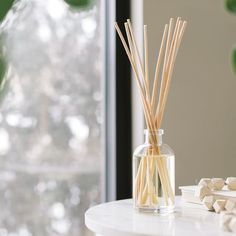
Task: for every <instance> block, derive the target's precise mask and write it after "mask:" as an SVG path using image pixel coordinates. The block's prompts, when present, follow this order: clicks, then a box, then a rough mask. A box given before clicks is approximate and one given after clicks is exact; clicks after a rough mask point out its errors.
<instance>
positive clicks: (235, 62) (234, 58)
mask: <svg viewBox="0 0 236 236" xmlns="http://www.w3.org/2000/svg"><path fill="white" fill-rule="evenodd" d="M232 66H233V70H234V73H235V74H236V46H235V47H234V49H233V50H232Z"/></svg>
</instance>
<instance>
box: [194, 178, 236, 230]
mask: <svg viewBox="0 0 236 236" xmlns="http://www.w3.org/2000/svg"><path fill="white" fill-rule="evenodd" d="M223 187H224V190H226V189H227V190H231V191H236V177H229V178H227V179H226V181H225V180H224V179H222V178H212V179H210V178H203V179H201V180H200V182H199V184H198V187H197V189H196V191H195V197H198V198H199V199H200V200H201V202H202V204H203V205H204V207H205V208H206V209H207V210H209V211H215V212H216V213H221V217H220V226H221V228H222V229H224V230H226V231H232V232H234V233H236V201H235V200H232V199H223V198H222V199H219V197H217V199H216V198H215V196H213V194H212V191H213V190H214V191H219V190H222V189H223Z"/></svg>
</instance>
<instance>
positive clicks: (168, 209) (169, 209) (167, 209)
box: [135, 205, 175, 215]
mask: <svg viewBox="0 0 236 236" xmlns="http://www.w3.org/2000/svg"><path fill="white" fill-rule="evenodd" d="M135 210H136V211H137V212H141V213H154V214H158V215H167V214H171V213H174V211H175V206H174V205H172V206H163V207H153V208H151V207H137V206H136V207H135Z"/></svg>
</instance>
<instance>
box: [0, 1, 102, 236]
mask: <svg viewBox="0 0 236 236" xmlns="http://www.w3.org/2000/svg"><path fill="white" fill-rule="evenodd" d="M104 6H105V4H104V2H103V0H94V1H92V5H91V6H89V7H88V8H84V9H75V8H73V9H72V8H71V7H70V6H69V5H67V4H66V3H65V2H64V1H63V0H47V1H44V0H35V1H26V0H18V1H16V4H15V5H14V7H13V10H11V11H10V12H9V13H8V15H7V17H6V19H5V20H4V21H3V23H2V24H1V35H2V38H3V40H2V42H3V43H2V52H3V53H4V54H3V55H4V57H5V60H6V62H7V66H8V69H7V72H6V74H5V78H4V79H5V86H4V93H5V96H4V99H3V101H2V103H1V110H0V112H1V113H0V121H1V122H0V140H1V145H0V208H1V214H0V235H1V236H3V235H15V236H16V235H19V236H29V235H34V236H37V235H39V236H42V235H50V236H51V235H70V236H73V235H76V236H78V235H84V236H85V235H90V233H89V232H88V230H87V229H86V228H85V226H84V212H85V210H86V209H87V208H88V207H90V206H91V205H93V204H96V203H99V202H101V201H102V198H103V196H104V195H105V184H104V182H105V175H104V173H105V170H104V162H105V150H104V133H105V129H104V119H105V106H104V104H105V102H104V94H105V93H104V86H103V85H104V84H105V77H104V63H105V57H104V47H105V45H104V21H103V17H104V15H105V9H104Z"/></svg>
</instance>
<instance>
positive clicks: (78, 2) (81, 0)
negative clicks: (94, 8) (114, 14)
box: [64, 0, 92, 8]
mask: <svg viewBox="0 0 236 236" xmlns="http://www.w3.org/2000/svg"><path fill="white" fill-rule="evenodd" d="M64 1H65V2H66V3H67V4H69V5H70V6H71V7H76V8H77V7H78V8H79V7H82V8H84V7H88V6H89V5H91V2H92V0H64Z"/></svg>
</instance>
